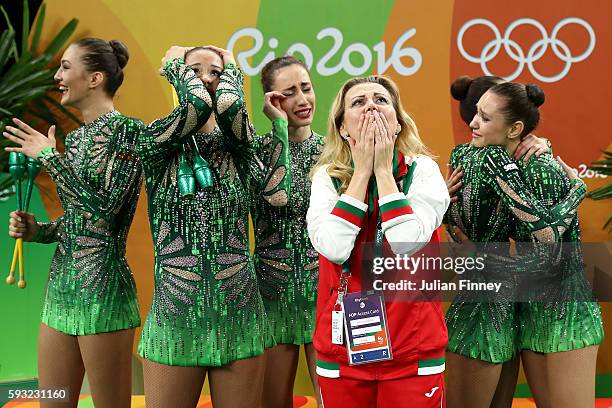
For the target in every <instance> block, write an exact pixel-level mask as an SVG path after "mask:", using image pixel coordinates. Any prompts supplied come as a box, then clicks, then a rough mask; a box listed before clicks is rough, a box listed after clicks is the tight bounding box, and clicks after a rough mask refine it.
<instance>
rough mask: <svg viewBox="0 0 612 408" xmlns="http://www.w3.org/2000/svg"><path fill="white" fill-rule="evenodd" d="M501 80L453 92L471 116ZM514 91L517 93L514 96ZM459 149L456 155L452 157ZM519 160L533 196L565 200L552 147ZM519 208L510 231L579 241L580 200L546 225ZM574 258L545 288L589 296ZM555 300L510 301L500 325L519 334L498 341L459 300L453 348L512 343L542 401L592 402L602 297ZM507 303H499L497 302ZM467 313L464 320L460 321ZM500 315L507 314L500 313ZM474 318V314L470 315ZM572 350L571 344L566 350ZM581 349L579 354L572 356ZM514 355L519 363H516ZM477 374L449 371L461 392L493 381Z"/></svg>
mask: <svg viewBox="0 0 612 408" xmlns="http://www.w3.org/2000/svg"><path fill="white" fill-rule="evenodd" d="M460 82H461V79H459V80H457V81H455V83H454V85H453V86H454V87H455V86H457V87H461V86H460ZM498 82H500V81H493V80H492V78H491V77H481V78H477V79H475V80H473V81H470V82H469V83H467V84H464V85H467V87H465V86H464V88H465V90H466V92H464V93H463V96H462V97H456V99H459V100H461V105H460V106H461V110H462V112H461V113H462V117H464V116H470V115H464V111H470V110H473V111H475V110H476V107H475V106H474V104H475V102H476V101H477V100H478V99H479V96H480V95H482V94H484V93H485V92H486V91H487V89H488V88H490V87H491V86H493V85H494V84H495V83H498ZM504 86H508V87H514V88H516V89H518V90H519V91H521V90H522V92H518V93H517V94H516V95H522V96H523V98H526V96H525V95H526V93H525V91H524V89H525V88H523V86H522V85H516V84H513V85H504ZM502 91H503V89H502ZM532 91H533V89H532ZM514 97H515V98H516V96H514ZM528 106H529V105H528ZM532 109H533V108H532ZM473 111H472V112H473ZM477 118H478V115H477ZM464 119H465V118H464ZM466 123H468V121H466ZM514 148H515V146H514V147H513V146H511V149H510V151H512V150H513V149H514ZM519 150H523V149H516V152H515V157H516V153H517V152H519ZM457 157H458V156H455V158H457ZM459 162H463V160H456V161H455V165H456V164H458V163H459ZM506 165H508V164H506ZM516 165H517V166H518V169H519V170H520V171H521V173H522V176H523V179H524V182H525V188H527V189H528V190H529V191H531V192H532V194H533V196H534V199H535V200H537V201H538V202H539V203H541V204H542V205H543V206H544V207H545V208H546V207H548V208H551V209H553V207H554V205H556V204H559V203H560V202H562V201H563V199H564V197H565V196H566V195H567V194H568V192H570V191H571V190H570V189H571V183H570V180H569V179H568V177H567V175H566V174H565V172H564V171H563V169H562V168H561V166H560V165H559V163H557V162H556V161H555V160H554V159H552V156H551V155H550V154H543V155H539V156H536V157H532V158H531V159H530V160H521V161H517V162H516ZM472 184H473V183H468V185H467V186H466V187H469V188H468V190H471V189H472ZM471 196H472V201H478V199H477V196H476V193H474V194H472V195H471ZM463 203H464V206H465V204H466V200H463ZM453 210H454V211H455V215H457V214H458V213H459V212H460V209H458V208H457V207H453ZM516 210H517V208H516V207H515V208H512V211H513V212H515V214H514V216H513V217H511V219H510V221H511V225H510V226H509V230H510V231H511V232H512V238H513V239H515V240H517V241H525V242H532V241H536V240H537V241H550V240H553V241H570V242H579V230H578V224H577V219H576V217H575V208H571V209H569V211H568V215H566V216H565V217H564V218H565V219H564V220H563V221H564V222H563V223H559V224H558V225H556V228H548V227H545V228H541V229H540V228H537V227H536V226H535V225H534V223H533V222H532V221H534V220H533V219H529V217H528V214H527V213H520V212H518V213H517V212H516ZM466 211H467V210H466ZM503 211H505V212H507V213H510V211H511V210H510V208H508V205H506V204H504V205H503ZM451 218H454V219H455V221H457V218H458V217H452V216H451ZM459 218H460V217H459ZM500 224H501V223H500ZM534 227H535V231H534ZM553 227H555V226H553ZM534 232H535V234H534ZM468 235H473V234H468ZM495 239H498V240H500V241H503V240H504V238H503V236H496V237H495ZM534 245H537V244H534ZM569 245H571V244H567V245H566V247H565V248H566V251H567V250H568V249H567V246H569ZM524 247H525V245H523V246H521V247H519V248H520V249H521V253H520V254H519V255H521V256H523V258H524V255H527V257H529V255H528V254H527V253H525V254H523V253H522V252H523V250H524ZM532 249H533V251H531V250H528V252H529V253H531V252H533V253H537V250H538V247H537V246H535V247H534V248H532ZM578 257H580V255H578ZM519 259H522V258H519ZM514 262H516V265H517V266H516V268H517V270H519V271H520V270H523V271H524V272H529V271H528V270H525V266H524V265H525V262H526V260H524V261H514ZM576 262H578V263H579V262H580V261H579V260H578V259H576ZM576 262H574V261H570V262H569V263H566V264H562V265H561V269H560V270H562V271H563V273H559V277H560V278H562V281H560V282H562V284H561V283H559V285H558V287H557V288H556V290H557V292H558V293H557V294H556V295H555V294H554V293H548V296H552V297H556V298H566V299H569V298H571V297H572V296H574V297H575V298H576V299H581V300H588V299H589V298H590V297H589V296H590V289H589V288H588V284H586V281H585V279H584V277H583V275H582V273H581V272H580V271H581V267H580V266H579V265H577V264H576ZM521 263H522V265H521ZM521 268H522V269H521ZM555 270H559V267H556V268H555ZM519 273H520V272H519ZM559 277H556V278H555V281H557V280H559ZM570 293H571V294H570ZM499 306H501V305H499ZM550 306H551V305H550V304H543V303H537V302H533V301H529V302H526V303H516V304H512V305H510V308H509V309H507V310H506V311H509V313H507V314H505V317H506V319H505V320H506V323H505V324H503V326H504V327H511V328H512V329H513V330H514V336H513V337H512V338H511V339H509V341H507V342H497V344H495V343H496V342H495V341H491V340H495V338H496V337H495V336H494V335H491V336H488V337H489V338H488V340H489V341H487V339H484V341H483V342H477V343H478V344H479V345H478V344H474V339H476V338H477V337H478V333H479V332H480V331H479V330H478V329H477V328H476V327H475V326H470V325H469V324H468V323H467V321H468V320H466V319H465V313H463V312H462V311H461V309H460V308H458V309H456V310H455V313H452V314H451V313H449V319H450V320H453V321H454V322H455V323H456V324H457V325H458V326H461V325H463V330H460V331H454V333H455V334H456V336H454V337H451V339H452V340H451V344H450V346H449V349H451V350H453V349H454V350H457V352H459V353H461V354H464V353H467V354H464V355H468V356H471V353H472V351H476V350H477V349H479V348H480V349H482V348H489V347H490V348H498V349H503V348H504V346H507V347H506V348H507V349H509V351H512V352H513V353H515V354H516V353H519V352H520V355H521V357H522V360H523V364H524V366H525V371H526V373H527V379H528V381H529V385H530V387H531V389H532V392H533V393H534V396H535V398H536V402H537V403H538V405H543V406H562V405H563V404H565V406H568V407H569V406H583V405H585V404H590V403H592V400H593V398H594V395H593V390H594V383H593V381H594V376H595V372H594V369H595V357H596V353H597V346H596V345H597V344H599V343H601V341H602V339H603V326H602V322H601V314H600V312H599V307H598V305H597V303H595V302H588V301H579V302H569V303H568V302H561V303H557V304H555V307H550ZM502 309H503V308H500V309H499V310H502ZM462 316H463V324H462V323H461V320H462ZM498 316H502V315H501V314H498ZM500 320H504V319H500ZM473 321H474V319H472V322H473ZM452 326H454V325H453V324H452V323H450V324H449V327H452ZM451 332H453V330H451ZM469 332H472V333H473V334H474V335H473V336H471V337H469V336H468V335H467V333H469ZM490 333H495V331H493V330H491V331H490ZM470 343H471V344H470ZM470 349H471V350H472V351H470ZM567 351H571V352H569V353H567ZM557 352H563V353H557ZM543 353H544V354H543ZM578 355H579V356H580V357H575V356H578ZM517 356H518V354H517ZM512 362H515V363H516V364H512ZM512 362H508V363H504V368H503V370H502V375H501V379H500V383H499V384H498V385H497V390H496V392H495V398H494V400H493V402H492V403H491V404H492V406H509V405H510V404H511V401H512V395H513V393H514V387H515V384H516V377H517V375H518V357H517V358H515V359H513V360H512ZM506 366H508V367H506ZM510 366H514V368H510ZM554 367H566V368H567V369H568V370H570V371H572V372H575V373H576V374H579V375H575V376H570V377H568V376H565V375H563V372H564V371H563V370H561V371H560V370H558V369H556V368H554ZM498 368H499V367H498ZM498 368H497V369H498ZM494 370H495V369H494ZM481 371H483V370H481ZM455 373H457V371H455ZM489 374H491V373H490V372H487V377H488V379H491V378H492V376H491V375H489ZM559 376H561V377H559ZM455 378H456V377H455ZM472 380H473V381H472ZM472 380H469V379H467V378H464V379H463V380H462V381H463V382H462V383H459V382H453V381H452V378H451V381H449V383H450V384H451V387H452V386H453V384H455V385H456V386H457V387H458V388H460V389H462V390H463V391H461V393H463V395H467V394H468V393H469V392H466V391H465V390H466V389H469V384H470V383H478V386H477V387H478V393H474V394H473V395H478V396H483V395H486V394H487V393H486V392H484V391H483V390H484V389H486V387H485V386H484V384H488V383H489V381H488V380H484V381H483V380H482V379H474V378H472ZM452 395H453V388H449V397H452ZM589 401H590V402H589ZM464 403H470V404H472V403H473V402H472V401H464ZM551 404H552V405H551Z"/></svg>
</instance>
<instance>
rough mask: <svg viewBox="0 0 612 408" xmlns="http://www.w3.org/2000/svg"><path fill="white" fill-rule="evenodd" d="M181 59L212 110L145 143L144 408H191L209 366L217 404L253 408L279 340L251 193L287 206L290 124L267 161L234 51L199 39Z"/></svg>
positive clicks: (276, 127) (280, 130)
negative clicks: (148, 247) (149, 253)
mask: <svg viewBox="0 0 612 408" xmlns="http://www.w3.org/2000/svg"><path fill="white" fill-rule="evenodd" d="M185 61H186V63H187V64H188V67H186V68H187V70H188V71H189V73H188V75H189V77H190V80H189V83H190V84H191V85H192V86H193V87H198V88H199V91H198V92H199V93H200V94H204V96H206V98H207V102H206V104H205V106H204V107H205V111H206V112H204V114H201V113H198V108H197V107H196V109H195V110H194V111H193V115H191V116H190V114H189V113H190V112H189V111H187V115H186V117H185V118H184V119H177V121H176V124H177V126H179V127H180V126H182V124H183V121H185V120H186V121H188V122H189V121H190V120H192V122H191V124H190V127H189V129H184V130H180V129H177V128H176V127H174V128H173V127H171V128H170V131H169V132H167V133H165V134H163V135H160V136H155V135H151V136H147V137H144V138H142V139H141V141H140V144H139V151H140V155H141V157H142V160H143V164H144V171H145V180H146V186H147V193H148V198H149V216H150V222H151V230H152V232H153V241H154V245H155V291H154V294H153V301H152V304H151V309H150V311H149V314H148V316H147V320H146V322H145V324H144V329H143V332H142V337H141V339H140V344H139V348H138V352H139V354H140V355H141V356H143V357H144V359H145V360H144V379H145V396H146V401H147V406H151V407H158V406H159V407H165V406H195V404H196V403H197V401H198V399H199V396H200V393H201V389H202V385H203V382H204V379H205V376H206V375H207V374H208V376H209V383H210V388H211V396H212V399H213V403H214V404H215V405H217V404H221V405H222V406H229V407H232V406H236V407H238V406H239V407H251V406H252V407H255V406H259V403H260V399H261V387H262V384H263V369H264V366H263V363H264V361H263V356H262V354H263V352H264V349H265V347H266V346H268V345H272V344H274V343H273V338H272V336H271V333H270V331H269V328H268V322H267V318H266V312H265V309H264V305H263V302H262V299H261V295H260V294H259V291H258V287H257V278H256V274H255V266H254V262H253V258H252V256H251V254H250V252H249V241H248V214H249V203H250V200H249V192H250V191H251V189H253V190H255V191H259V192H260V195H261V196H262V197H263V198H264V199H266V200H268V201H269V202H270V203H272V204H273V205H284V204H286V202H287V197H288V188H287V186H286V185H285V180H286V179H285V176H286V175H287V173H288V170H289V169H288V165H287V145H288V143H287V124H286V121H285V120H283V119H280V118H279V119H275V120H274V121H273V136H272V143H273V146H274V147H275V148H276V147H277V146H278V149H279V151H278V157H277V159H276V161H274V162H273V163H271V164H270V167H269V168H266V167H264V165H263V161H262V160H261V159H259V158H258V157H257V156H256V154H255V152H254V150H253V145H252V143H253V137H254V130H253V127H252V125H251V123H250V122H249V117H248V114H247V110H246V103H245V98H244V93H243V77H242V73H241V71H240V70H239V69H238V68H237V67H236V66H235V65H234V58H233V56H232V55H231V53H229V52H227V51H225V50H222V49H219V48H216V47H211V46H208V47H197V48H195V49H192V50H190V51H189V52H188V53H187V54H186V55H185ZM189 67H191V68H189ZM211 96H212V98H211ZM179 98H180V95H179ZM213 101H214V102H213ZM213 111H214V113H213V114H212V115H211V113H212V112H213ZM196 117H197V119H198V122H199V123H198V124H197V125H195V122H196V120H195V119H196ZM200 118H202V119H203V120H202V121H200ZM194 125H195V126H194ZM204 161H205V162H206V166H207V167H208V168H209V172H210V173H209V174H210V175H211V177H210V179H209V181H210V182H211V185H210V186H206V184H204V185H202V184H201V182H200V180H195V179H193V180H192V185H193V186H194V187H193V190H194V191H193V194H192V196H191V197H190V196H183V194H184V193H185V192H186V189H185V186H187V185H188V184H189V183H188V182H185V181H186V180H187V181H188V180H189V177H195V176H197V174H196V171H199V170H201V168H202V166H201V164H202V163H203V162H204ZM190 169H191V171H192V172H193V174H194V175H193V176H189V172H190ZM287 180H288V179H287ZM195 181H197V183H195Z"/></svg>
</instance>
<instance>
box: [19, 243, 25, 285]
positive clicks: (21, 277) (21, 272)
mask: <svg viewBox="0 0 612 408" xmlns="http://www.w3.org/2000/svg"><path fill="white" fill-rule="evenodd" d="M17 246H18V247H19V282H17V287H19V289H24V288H25V287H26V281H25V270H24V268H23V238H18V239H17Z"/></svg>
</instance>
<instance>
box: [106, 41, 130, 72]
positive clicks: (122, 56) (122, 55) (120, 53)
mask: <svg viewBox="0 0 612 408" xmlns="http://www.w3.org/2000/svg"><path fill="white" fill-rule="evenodd" d="M108 44H109V45H110V46H111V48H112V49H113V54H115V57H116V58H117V63H118V64H119V68H121V69H123V68H124V67H125V66H126V65H127V63H128V60H129V59H130V53H129V52H128V49H127V47H126V46H125V44H123V43H122V42H121V41H119V40H111V41H109V42H108Z"/></svg>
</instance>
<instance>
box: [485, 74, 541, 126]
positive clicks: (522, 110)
mask: <svg viewBox="0 0 612 408" xmlns="http://www.w3.org/2000/svg"><path fill="white" fill-rule="evenodd" d="M490 91H491V92H492V93H494V94H495V95H498V96H500V97H502V98H503V99H504V100H505V102H506V103H505V105H504V107H503V108H502V109H501V113H502V114H503V115H504V118H505V119H506V123H508V124H511V123H514V122H517V121H521V122H523V125H524V128H523V132H522V133H521V134H520V137H521V138H523V137H524V136H526V135H528V134H529V133H531V132H533V130H534V129H535V128H536V127H537V126H538V123H539V122H540V110H539V109H538V107H540V106H541V105H542V104H543V103H544V100H545V97H544V91H543V90H542V88H540V87H539V86H537V85H534V84H527V85H523V84H519V83H516V82H504V83H501V84H497V85H495V86H493V87H492V88H491V89H490Z"/></svg>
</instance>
